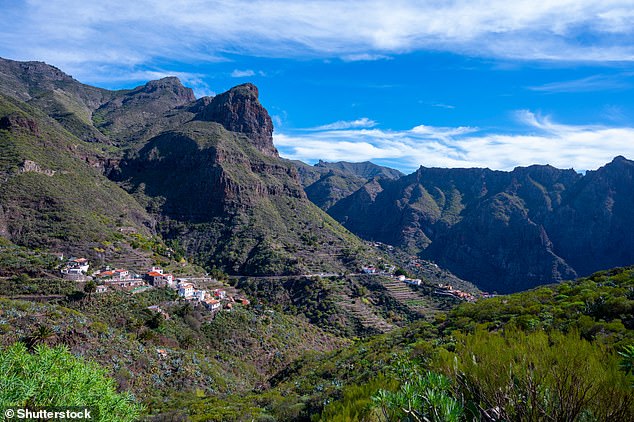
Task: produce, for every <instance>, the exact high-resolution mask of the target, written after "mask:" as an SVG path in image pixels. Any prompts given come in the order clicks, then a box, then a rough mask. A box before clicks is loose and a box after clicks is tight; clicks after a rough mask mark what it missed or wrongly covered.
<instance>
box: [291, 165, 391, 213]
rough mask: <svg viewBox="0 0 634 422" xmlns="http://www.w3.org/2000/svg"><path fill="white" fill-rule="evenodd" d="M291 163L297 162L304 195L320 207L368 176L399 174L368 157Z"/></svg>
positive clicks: (368, 177)
mask: <svg viewBox="0 0 634 422" xmlns="http://www.w3.org/2000/svg"><path fill="white" fill-rule="evenodd" d="M293 163H294V164H295V165H296V166H297V170H298V172H299V176H300V179H301V181H302V185H303V186H304V190H305V191H306V195H308V198H309V199H310V200H311V201H312V202H313V203H315V204H316V205H317V206H319V207H320V208H321V209H323V210H324V211H327V210H328V209H329V208H330V207H331V206H332V205H334V204H335V203H337V202H338V201H340V200H341V199H343V198H346V197H347V196H349V195H351V194H352V193H354V192H355V191H357V190H358V189H359V188H360V187H361V186H363V185H364V184H365V183H367V182H368V181H370V180H372V179H389V180H393V179H398V178H399V177H401V176H402V175H403V173H401V172H400V171H398V170H395V169H391V168H389V167H383V166H379V165H376V164H374V163H371V162H369V161H366V162H363V163H349V162H346V161H340V162H337V163H327V162H325V161H321V160H320V161H319V162H318V163H317V164H315V165H314V166H310V165H308V164H305V163H303V162H301V161H293Z"/></svg>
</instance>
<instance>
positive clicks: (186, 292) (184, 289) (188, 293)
mask: <svg viewBox="0 0 634 422" xmlns="http://www.w3.org/2000/svg"><path fill="white" fill-rule="evenodd" d="M178 295H179V296H180V297H184V298H186V299H187V298H190V297H192V296H193V295H194V285H193V284H191V283H181V284H180V286H179V287H178Z"/></svg>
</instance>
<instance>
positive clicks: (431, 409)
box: [372, 360, 464, 422]
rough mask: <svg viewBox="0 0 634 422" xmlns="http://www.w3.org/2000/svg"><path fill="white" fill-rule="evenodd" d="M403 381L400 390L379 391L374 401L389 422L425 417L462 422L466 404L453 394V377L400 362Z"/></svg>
mask: <svg viewBox="0 0 634 422" xmlns="http://www.w3.org/2000/svg"><path fill="white" fill-rule="evenodd" d="M395 369H396V372H397V377H398V379H399V382H400V387H399V389H398V390H396V391H389V390H383V389H381V390H379V391H378V392H377V393H376V394H375V395H374V396H372V401H373V402H374V404H375V406H376V407H378V408H379V409H380V410H381V416H382V417H380V418H379V419H383V418H384V419H385V420H386V421H400V420H416V421H420V420H425V421H437V422H458V421H460V420H461V418H462V415H463V414H464V408H463V406H462V404H461V403H460V402H459V401H458V400H456V399H455V398H453V397H452V391H451V387H452V386H451V380H450V379H449V378H447V377H446V376H444V375H441V374H437V373H435V372H431V371H428V372H426V373H423V372H421V371H420V368H419V367H418V366H417V365H415V364H414V363H413V362H412V361H408V360H403V361H399V362H396V364H395Z"/></svg>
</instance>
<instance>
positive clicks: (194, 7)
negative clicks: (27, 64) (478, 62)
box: [0, 0, 634, 82]
mask: <svg viewBox="0 0 634 422" xmlns="http://www.w3.org/2000/svg"><path fill="white" fill-rule="evenodd" d="M3 18H4V19H3V22H2V25H0V55H2V56H5V57H9V58H14V59H17V60H27V59H37V60H45V61H47V62H49V63H53V64H56V65H57V66H60V67H62V68H64V69H69V70H71V71H72V72H74V73H75V74H76V75H78V76H79V77H81V78H83V79H84V80H87V81H89V82H91V81H94V79H93V78H92V77H91V75H92V73H91V72H92V67H93V66H98V65H103V64H111V65H112V64H116V65H121V64H123V65H125V66H141V65H145V64H147V63H149V62H152V61H153V60H156V61H158V60H161V59H163V60H164V59H166V58H167V59H170V60H172V59H178V60H180V61H183V62H189V63H193V62H205V61H207V62H208V61H218V60H226V59H225V58H224V57H227V56H228V55H230V54H241V55H255V56H259V57H282V58H289V57H290V58H295V57H319V58H324V59H328V58H335V57H339V58H341V59H343V60H376V59H382V58H386V57H389V56H393V55H396V54H400V53H403V52H408V51H416V50H428V51H429V50H432V51H449V52H453V53H458V54H468V55H474V56H484V57H495V58H505V59H509V58H510V59H520V60H554V61H584V62H588V61H589V62H604V61H634V26H633V25H631V22H632V19H634V4H633V3H632V1H631V0H606V1H601V2H598V1H595V0H558V1H556V2H555V1H547V2H529V1H525V0H487V1H484V0H456V1H451V2H438V1H434V0H427V1H415V0H393V1H379V0H374V1H362V0H351V1H346V2H333V1H330V0H316V1H311V2H297V1H291V0H257V1H251V0H234V1H231V0H217V1H205V0H190V1H182V0H181V1H174V0H137V1H129V0H125V1H124V0H112V1H108V2H86V1H85V0H59V1H55V2H51V1H49V0H30V1H26V0H24V1H16V2H9V4H8V5H3Z"/></svg>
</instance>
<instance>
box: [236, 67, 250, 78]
mask: <svg viewBox="0 0 634 422" xmlns="http://www.w3.org/2000/svg"><path fill="white" fill-rule="evenodd" d="M253 75H255V72H254V71H253V70H251V69H246V70H239V69H234V71H233V72H231V77H232V78H248V77H249V76H253Z"/></svg>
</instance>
